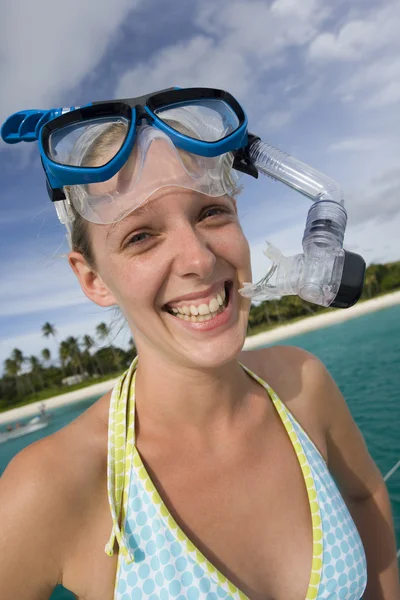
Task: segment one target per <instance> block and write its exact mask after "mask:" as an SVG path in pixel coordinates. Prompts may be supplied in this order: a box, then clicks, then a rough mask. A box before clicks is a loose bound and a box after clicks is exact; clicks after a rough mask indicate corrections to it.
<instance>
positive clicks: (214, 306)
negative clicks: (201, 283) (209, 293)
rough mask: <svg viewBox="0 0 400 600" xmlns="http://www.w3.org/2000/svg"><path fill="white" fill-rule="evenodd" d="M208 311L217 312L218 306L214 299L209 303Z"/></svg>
mask: <svg viewBox="0 0 400 600" xmlns="http://www.w3.org/2000/svg"><path fill="white" fill-rule="evenodd" d="M208 306H209V309H210V312H212V313H213V312H217V310H218V308H219V304H218V300H217V299H216V298H213V299H212V300H211V301H210V303H209V305H208Z"/></svg>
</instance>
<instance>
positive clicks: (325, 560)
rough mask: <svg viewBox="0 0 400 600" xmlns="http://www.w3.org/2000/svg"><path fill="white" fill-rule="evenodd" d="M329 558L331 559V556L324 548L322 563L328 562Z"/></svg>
mask: <svg viewBox="0 0 400 600" xmlns="http://www.w3.org/2000/svg"><path fill="white" fill-rule="evenodd" d="M331 560H332V557H331V555H330V553H329V552H328V551H327V550H326V551H325V552H324V565H326V564H328V563H330V562H331Z"/></svg>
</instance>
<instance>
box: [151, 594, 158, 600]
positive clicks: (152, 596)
mask: <svg viewBox="0 0 400 600" xmlns="http://www.w3.org/2000/svg"><path fill="white" fill-rule="evenodd" d="M149 600H159V598H158V596H157V594H152V595H151V596H150V598H149Z"/></svg>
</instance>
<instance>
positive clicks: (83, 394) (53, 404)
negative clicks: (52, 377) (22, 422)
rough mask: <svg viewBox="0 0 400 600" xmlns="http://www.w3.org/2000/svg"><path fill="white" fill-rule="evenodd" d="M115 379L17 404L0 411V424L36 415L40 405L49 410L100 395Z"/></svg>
mask: <svg viewBox="0 0 400 600" xmlns="http://www.w3.org/2000/svg"><path fill="white" fill-rule="evenodd" d="M116 382H117V379H109V380H108V381H102V382H101V383H95V384H94V385H89V386H88V387H85V388H82V389H80V390H75V391H74V392H67V393H66V394H60V395H59V396H54V397H53V398H47V399H46V400H40V401H39V402H32V404H27V405H26V406H18V407H17V408H12V409H11V410H7V411H5V412H2V413H0V424H2V423H9V422H11V421H18V419H25V418H26V417H36V416H37V415H39V410H40V406H41V405H42V404H44V405H45V407H46V410H47V411H48V412H51V409H54V408H59V407H60V406H66V405H67V404H74V403H75V402H80V401H81V400H85V399H86V398H91V397H92V396H102V395H103V394H105V393H106V392H108V391H109V390H111V388H112V387H113V386H114V384H115V383H116Z"/></svg>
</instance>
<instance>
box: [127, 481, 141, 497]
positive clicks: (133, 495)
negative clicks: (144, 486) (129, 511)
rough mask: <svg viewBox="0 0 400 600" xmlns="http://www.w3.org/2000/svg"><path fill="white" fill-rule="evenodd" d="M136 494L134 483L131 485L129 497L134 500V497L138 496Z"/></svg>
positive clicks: (136, 487)
mask: <svg viewBox="0 0 400 600" xmlns="http://www.w3.org/2000/svg"><path fill="white" fill-rule="evenodd" d="M138 492H139V490H138V486H137V485H136V483H134V484H132V485H131V489H130V492H129V496H130V497H131V498H135V496H137V495H138Z"/></svg>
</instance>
